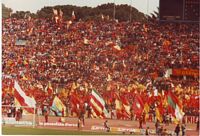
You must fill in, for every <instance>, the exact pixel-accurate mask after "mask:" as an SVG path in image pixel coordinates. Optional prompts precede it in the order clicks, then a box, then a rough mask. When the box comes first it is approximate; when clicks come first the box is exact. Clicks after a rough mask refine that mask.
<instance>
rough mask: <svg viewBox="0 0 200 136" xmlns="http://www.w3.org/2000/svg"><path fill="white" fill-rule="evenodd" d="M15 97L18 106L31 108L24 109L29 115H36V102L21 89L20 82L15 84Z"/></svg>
mask: <svg viewBox="0 0 200 136" xmlns="http://www.w3.org/2000/svg"><path fill="white" fill-rule="evenodd" d="M14 97H15V103H18V104H17V106H26V107H30V108H24V109H25V110H26V111H27V112H29V113H34V108H35V106H36V101H35V99H34V98H33V97H32V98H31V97H29V96H27V95H26V94H25V92H24V91H23V90H22V89H21V87H20V86H19V84H18V82H17V81H15V83H14Z"/></svg>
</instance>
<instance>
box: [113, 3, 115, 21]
mask: <svg viewBox="0 0 200 136" xmlns="http://www.w3.org/2000/svg"><path fill="white" fill-rule="evenodd" d="M113 19H114V20H115V0H114V8H113Z"/></svg>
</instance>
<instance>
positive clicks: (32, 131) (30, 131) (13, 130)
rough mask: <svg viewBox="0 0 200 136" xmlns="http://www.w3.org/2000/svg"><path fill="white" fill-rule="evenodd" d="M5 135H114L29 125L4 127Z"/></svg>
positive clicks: (3, 132)
mask: <svg viewBox="0 0 200 136" xmlns="http://www.w3.org/2000/svg"><path fill="white" fill-rule="evenodd" d="M2 134H3V135H113V134H112V133H106V132H86V131H79V130H74V131H72V130H55V129H46V128H44V129H43V128H27V127H13V126H12V127H11V126H10V127H9V126H3V127H2Z"/></svg>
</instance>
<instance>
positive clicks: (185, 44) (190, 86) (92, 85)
mask: <svg viewBox="0 0 200 136" xmlns="http://www.w3.org/2000/svg"><path fill="white" fill-rule="evenodd" d="M32 28H33V29H32ZM198 38H199V31H198V26H197V24H170V23H167V24H160V23H157V22H148V23H141V22H115V21H87V22H84V21H78V22H72V24H70V25H69V24H67V23H66V22H64V21H63V22H61V23H59V24H58V23H55V21H53V20H49V19H31V21H28V20H27V19H14V18H12V19H5V20H3V27H2V51H3V53H2V77H3V80H2V87H3V104H5V105H6V104H7V103H9V101H10V100H9V99H10V97H13V81H14V80H17V81H18V82H19V84H20V86H21V88H22V89H23V90H24V91H25V92H26V94H27V95H29V96H31V97H32V96H33V97H34V98H35V100H36V101H37V105H38V106H39V107H43V106H44V105H45V106H47V107H48V106H50V105H51V103H52V100H53V98H54V96H55V95H58V96H59V98H60V99H61V100H62V101H63V102H64V104H65V105H66V106H67V109H68V111H73V106H75V105H73V103H72V102H71V101H70V95H72V94H76V96H77V97H78V98H79V99H80V100H81V101H82V102H83V103H87V102H88V94H89V93H90V91H91V90H92V89H96V90H97V91H98V92H99V93H100V94H101V95H102V96H103V98H104V100H105V101H106V104H107V105H106V107H107V108H108V109H110V110H112V109H114V108H113V107H115V106H113V100H112V99H111V98H110V96H111V94H112V92H113V91H115V92H118V93H119V95H122V96H124V97H126V98H127V100H128V101H129V102H130V103H132V102H133V97H131V96H133V95H135V94H137V93H140V94H142V95H143V96H144V97H147V96H148V95H149V94H153V92H155V90H158V92H159V93H161V92H162V90H163V91H168V90H173V91H174V93H175V94H176V95H177V96H178V98H179V99H180V100H181V101H182V103H184V104H183V105H184V108H183V109H184V112H185V113H186V115H198V112H199V111H198V110H199V109H198V100H199V97H198V96H199V94H198V90H199V88H198V85H199V80H198V77H192V76H180V77H177V76H171V77H165V74H166V71H167V70H168V69H174V68H182V69H199V52H198V51H199V46H198V44H199V43H198V42H199V39H198ZM19 40H21V41H24V42H25V43H26V44H19V43H17V42H16V41H19ZM50 86H51V87H52V88H53V92H52V94H51V93H47V90H48V89H46V88H48V87H50ZM130 94H131V95H130ZM160 99H162V98H160ZM192 100H193V101H192ZM155 101H156V100H155ZM155 101H154V102H155ZM191 102H193V104H191ZM10 103H12V102H10ZM153 108H154V107H152V109H153Z"/></svg>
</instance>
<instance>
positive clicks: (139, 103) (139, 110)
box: [132, 95, 144, 116]
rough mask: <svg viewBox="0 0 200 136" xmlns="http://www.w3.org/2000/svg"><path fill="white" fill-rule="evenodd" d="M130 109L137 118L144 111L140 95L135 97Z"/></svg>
mask: <svg viewBox="0 0 200 136" xmlns="http://www.w3.org/2000/svg"><path fill="white" fill-rule="evenodd" d="M132 109H133V111H134V112H135V114H136V115H137V116H141V115H142V112H143V109H144V102H143V100H142V98H141V96H140V95H136V96H135V101H134V102H133V105H132Z"/></svg>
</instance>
